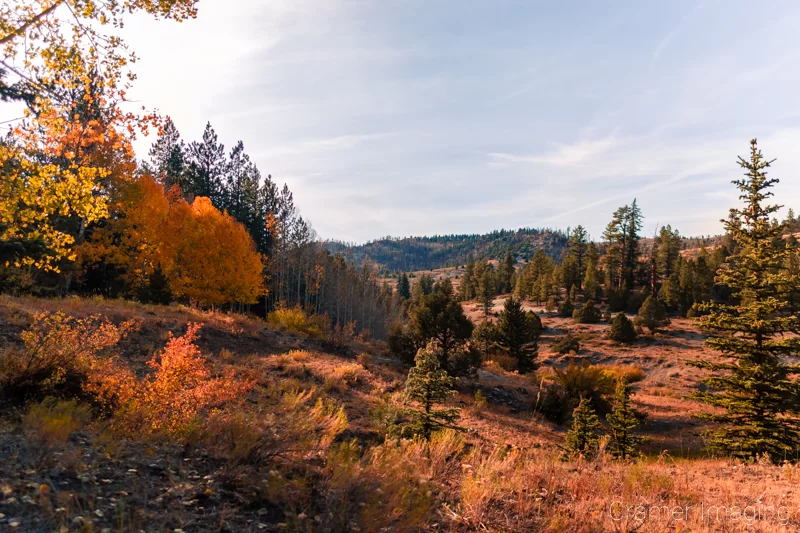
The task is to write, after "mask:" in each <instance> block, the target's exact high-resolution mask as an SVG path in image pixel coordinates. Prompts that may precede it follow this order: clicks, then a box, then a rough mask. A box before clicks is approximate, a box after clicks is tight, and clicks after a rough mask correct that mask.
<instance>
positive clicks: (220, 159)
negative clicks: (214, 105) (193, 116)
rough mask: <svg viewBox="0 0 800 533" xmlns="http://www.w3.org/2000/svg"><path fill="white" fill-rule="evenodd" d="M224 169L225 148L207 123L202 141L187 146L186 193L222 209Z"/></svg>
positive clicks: (225, 163)
mask: <svg viewBox="0 0 800 533" xmlns="http://www.w3.org/2000/svg"><path fill="white" fill-rule="evenodd" d="M226 167H227V162H226V160H225V146H224V145H223V144H221V143H220V142H219V141H218V139H217V133H216V132H215V131H214V128H213V127H212V126H211V123H210V122H209V123H207V124H206V129H205V130H204V131H203V140H202V141H201V142H193V143H191V144H190V145H189V178H188V183H187V187H188V188H189V191H187V192H190V193H192V194H195V195H197V196H207V197H208V198H210V199H211V202H212V203H213V204H214V206H215V207H217V208H224V206H223V205H222V204H221V200H222V198H221V195H222V177H223V175H224V174H225V171H226Z"/></svg>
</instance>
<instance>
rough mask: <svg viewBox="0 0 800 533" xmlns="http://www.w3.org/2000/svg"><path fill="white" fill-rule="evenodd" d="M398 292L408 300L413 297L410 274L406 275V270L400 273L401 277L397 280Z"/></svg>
mask: <svg viewBox="0 0 800 533" xmlns="http://www.w3.org/2000/svg"><path fill="white" fill-rule="evenodd" d="M397 294H398V296H400V298H405V299H406V300H408V299H410V298H411V286H410V285H409V283H408V276H406V273H405V272H403V273H402V274H401V275H400V279H399V280H398V282H397Z"/></svg>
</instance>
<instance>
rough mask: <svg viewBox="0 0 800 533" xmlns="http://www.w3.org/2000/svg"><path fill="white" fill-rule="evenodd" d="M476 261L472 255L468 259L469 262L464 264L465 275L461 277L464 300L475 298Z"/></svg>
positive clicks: (462, 297)
mask: <svg viewBox="0 0 800 533" xmlns="http://www.w3.org/2000/svg"><path fill="white" fill-rule="evenodd" d="M475 282H476V280H475V261H474V260H473V259H472V256H470V257H469V259H467V264H466V265H465V266H464V275H463V276H462V277H461V289H460V294H459V296H460V298H461V299H462V300H472V299H473V298H475V293H476V290H475V284H476V283H475Z"/></svg>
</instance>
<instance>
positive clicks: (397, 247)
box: [324, 228, 568, 272]
mask: <svg viewBox="0 0 800 533" xmlns="http://www.w3.org/2000/svg"><path fill="white" fill-rule="evenodd" d="M567 240H568V236H567V233H566V232H564V231H562V230H557V229H549V228H521V229H516V230H505V229H502V230H497V231H493V232H490V233H485V234H461V235H433V236H428V237H400V238H395V237H385V238H382V239H377V240H374V241H370V242H367V243H365V244H360V245H352V244H346V243H343V242H337V241H328V242H326V243H324V246H325V247H326V248H327V249H328V250H331V251H332V252H341V253H343V254H344V255H345V256H346V257H347V258H348V260H349V261H350V262H352V263H354V264H356V265H361V264H362V263H364V262H370V263H374V264H376V265H378V266H379V267H382V268H384V269H386V270H389V271H406V272H408V271H413V270H428V269H433V268H441V267H446V266H456V265H463V264H465V263H466V262H467V260H468V259H469V258H470V257H482V258H486V259H503V258H504V257H505V255H506V253H507V252H509V251H511V253H512V254H514V255H516V256H521V257H530V256H532V255H533V253H534V252H535V251H536V250H539V249H541V250H544V252H545V253H546V254H547V255H549V256H551V257H553V258H554V259H555V258H558V257H559V256H560V255H561V252H562V251H563V250H564V248H565V247H566V245H567Z"/></svg>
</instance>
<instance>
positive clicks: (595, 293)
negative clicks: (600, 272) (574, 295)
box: [583, 260, 600, 300]
mask: <svg viewBox="0 0 800 533" xmlns="http://www.w3.org/2000/svg"><path fill="white" fill-rule="evenodd" d="M583 294H584V295H585V296H586V298H587V299H589V300H596V299H598V298H600V284H599V283H598V282H597V267H596V266H595V263H594V262H593V261H591V260H587V262H586V276H584V278H583Z"/></svg>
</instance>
